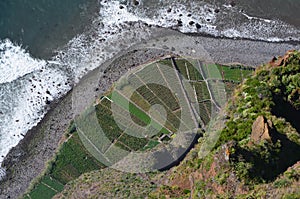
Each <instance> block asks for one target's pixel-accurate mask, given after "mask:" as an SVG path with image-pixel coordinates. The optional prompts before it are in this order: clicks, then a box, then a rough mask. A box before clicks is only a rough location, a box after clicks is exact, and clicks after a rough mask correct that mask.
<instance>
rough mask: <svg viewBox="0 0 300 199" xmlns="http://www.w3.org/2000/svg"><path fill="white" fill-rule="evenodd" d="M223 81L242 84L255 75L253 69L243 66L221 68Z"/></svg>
mask: <svg viewBox="0 0 300 199" xmlns="http://www.w3.org/2000/svg"><path fill="white" fill-rule="evenodd" d="M220 71H221V73H222V75H223V80H225V81H234V82H241V81H242V80H243V79H245V78H247V77H249V76H250V75H251V74H252V73H253V68H250V67H242V66H223V65H222V66H220Z"/></svg>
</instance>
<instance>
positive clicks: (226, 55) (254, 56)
mask: <svg viewBox="0 0 300 199" xmlns="http://www.w3.org/2000/svg"><path fill="white" fill-rule="evenodd" d="M161 37H163V38H162V39H161V40H160V38H161ZM179 37H186V38H187V40H189V38H193V39H192V40H191V41H192V42H190V43H184V42H185V40H184V39H183V40H182V41H178V38H179ZM153 42H158V43H157V45H156V46H153ZM180 42H182V43H180ZM150 45H151V46H152V48H150ZM184 45H185V46H189V48H186V52H182V51H184V48H183V47H184ZM177 46H179V47H177ZM180 46H183V47H182V49H180ZM199 47H201V48H204V49H205V50H206V52H207V55H208V56H210V58H211V59H212V60H213V61H214V62H217V63H223V64H225V63H227V64H228V63H233V62H234V63H236V62H237V63H241V64H244V65H251V66H257V65H259V64H261V63H264V62H267V61H269V60H270V59H272V57H273V56H277V55H280V54H284V53H285V52H286V51H287V50H290V49H300V44H288V43H269V42H259V41H250V40H232V39H220V38H218V39H217V38H212V37H202V36H186V35H183V34H180V33H177V32H175V33H174V31H169V30H166V29H159V30H158V31H157V33H155V34H154V36H153V39H152V40H149V41H145V42H144V43H143V44H140V45H138V46H135V47H132V48H130V49H128V50H127V51H126V52H125V51H124V52H123V53H121V54H119V55H118V57H119V59H118V60H117V61H113V60H109V61H107V62H105V63H104V64H103V65H101V66H99V68H97V69H95V70H93V71H91V72H89V73H88V74H87V75H86V76H85V77H84V78H82V80H81V81H80V83H79V84H77V85H76V86H75V87H74V88H73V90H71V91H70V92H68V93H67V94H66V95H65V96H64V97H63V98H61V99H59V100H57V101H56V102H53V103H52V105H51V108H50V111H49V112H48V113H47V114H46V116H45V117H44V118H43V120H42V121H41V122H40V123H39V124H38V125H37V126H36V127H34V128H33V129H31V130H30V131H28V133H27V134H26V135H25V137H24V139H23V140H22V141H21V142H20V143H19V144H18V145H17V146H16V147H14V148H13V149H11V150H10V152H9V154H8V155H7V156H6V158H5V160H4V162H3V163H2V166H3V167H5V168H6V169H7V175H6V178H5V179H4V180H3V181H1V182H0V198H18V197H20V196H21V195H22V194H23V193H24V192H25V191H26V189H27V188H28V186H29V185H30V182H31V181H32V180H33V179H35V178H36V177H37V176H38V175H39V174H40V173H41V172H42V171H43V170H44V169H45V166H46V162H47V161H49V160H50V159H51V158H52V157H53V155H54V154H55V151H56V149H57V148H58V146H59V143H60V140H61V139H62V137H63V134H64V132H65V130H66V129H67V127H68V125H69V123H70V121H71V120H72V119H73V118H74V115H76V114H78V113H80V112H81V111H82V110H83V109H84V108H85V107H86V106H87V105H89V104H91V102H93V101H94V100H95V98H96V97H97V96H99V95H100V94H101V93H103V92H105V91H106V90H107V89H108V88H109V87H110V86H111V85H112V84H113V82H115V81H116V80H117V79H119V78H120V76H122V75H123V74H124V73H125V72H126V71H128V70H129V69H130V68H133V67H135V66H138V65H139V64H142V63H145V62H148V61H150V60H152V59H155V58H157V57H162V56H165V55H166V54H170V53H171V52H173V53H174V54H181V53H183V54H187V55H189V53H191V56H192V53H193V52H194V51H195V50H194V49H197V48H199ZM190 51H191V52H190ZM207 55H206V56H207ZM203 58H205V55H203ZM114 60H115V59H114Z"/></svg>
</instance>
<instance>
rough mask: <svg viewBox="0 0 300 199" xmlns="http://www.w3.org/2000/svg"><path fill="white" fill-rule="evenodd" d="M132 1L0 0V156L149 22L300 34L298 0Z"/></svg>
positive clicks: (283, 36) (256, 35)
mask: <svg viewBox="0 0 300 199" xmlns="http://www.w3.org/2000/svg"><path fill="white" fill-rule="evenodd" d="M120 2H121V3H120ZM132 2H133V1H131V0H127V1H126V0H120V1H104V0H102V1H99V2H98V1H97V0H92V1H85V0H76V1H74V0H65V1H59V0H52V1H47V0H10V1H8V0H5V1H1V2H0V11H1V12H0V156H1V155H6V154H7V152H8V150H9V149H10V148H11V147H12V146H15V145H16V144H17V143H18V142H19V140H20V139H22V137H23V135H25V134H26V132H27V131H28V130H29V129H30V128H32V127H33V126H34V125H36V124H37V123H38V122H39V121H40V120H41V118H42V117H43V116H44V114H45V113H46V112H47V107H48V103H49V102H51V101H52V100H53V99H56V98H59V97H61V96H62V95H63V94H65V93H66V92H67V91H68V90H70V89H71V88H72V86H73V85H74V83H76V82H77V81H78V80H79V79H80V78H81V77H82V76H83V75H84V74H86V73H87V72H88V71H90V70H92V69H94V68H96V67H98V66H99V65H101V63H103V62H104V61H105V60H107V59H109V58H111V57H113V55H114V54H116V53H117V52H119V51H120V50H122V49H124V48H127V47H130V46H131V45H133V44H135V43H138V42H140V41H142V40H143V39H146V38H148V36H149V34H150V33H149V29H148V28H147V25H146V24H148V25H149V24H150V25H155V26H161V27H166V28H171V29H176V30H179V31H181V32H184V33H204V34H209V35H212V36H222V37H230V38H235V37H242V38H248V39H259V40H266V41H290V40H293V41H297V42H299V39H300V38H299V35H300V21H299V20H300V16H299V15H300V13H299V12H298V10H299V8H300V1H297V0H288V1H283V0H271V1H254V0H250V1H249V0H239V1H236V4H235V5H234V4H230V3H229V2H231V1H228V0H215V1H211V0H204V1H199V0H197V1H186V0H178V1H161V0H150V1H149V0H143V1H141V0H140V3H139V5H134V4H133V3H132ZM138 21H139V22H140V23H137V22H138ZM127 22H132V24H133V26H134V28H133V27H132V26H130V25H129V24H128V23H127ZM197 24H198V25H197ZM2 159H3V157H0V162H1V161H2Z"/></svg>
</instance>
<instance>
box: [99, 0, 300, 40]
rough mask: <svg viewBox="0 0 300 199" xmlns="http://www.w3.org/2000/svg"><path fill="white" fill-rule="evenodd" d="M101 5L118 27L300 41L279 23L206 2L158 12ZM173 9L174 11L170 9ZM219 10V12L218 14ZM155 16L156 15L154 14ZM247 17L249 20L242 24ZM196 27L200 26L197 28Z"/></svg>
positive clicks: (294, 31)
mask: <svg viewBox="0 0 300 199" xmlns="http://www.w3.org/2000/svg"><path fill="white" fill-rule="evenodd" d="M104 2H106V1H101V4H102V6H103V9H101V11H100V14H101V16H102V17H103V22H104V24H108V25H109V26H115V25H116V24H122V23H124V22H125V21H131V22H135V21H141V22H143V23H146V24H151V25H155V26H160V27H166V28H173V29H178V30H179V31H181V32H183V33H206V34H209V35H212V36H225V37H229V38H248V39H257V40H265V41H290V40H294V41H300V39H299V38H298V37H297V36H296V35H300V30H299V29H297V28H295V27H293V26H292V25H289V24H286V23H284V22H282V21H278V20H270V19H265V18H260V17H255V16H250V15H248V14H247V13H245V12H244V11H240V10H239V9H238V8H236V7H232V6H228V5H223V6H221V7H218V6H216V5H213V4H209V3H203V2H192V3H190V5H189V7H187V5H188V3H186V4H182V3H180V2H168V4H166V5H165V6H159V9H157V10H156V11H153V10H151V12H152V16H149V13H148V12H150V11H149V10H147V9H141V8H131V9H128V8H127V7H126V6H125V5H124V6H123V7H124V8H123V9H120V3H119V1H110V2H106V3H104ZM170 8H171V9H170ZM215 10H218V12H215ZM153 12H154V13H153ZM243 17H245V18H246V20H242V18H243ZM195 24H197V26H198V27H197V26H196V25H195Z"/></svg>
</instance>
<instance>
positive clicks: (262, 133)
mask: <svg viewBox="0 0 300 199" xmlns="http://www.w3.org/2000/svg"><path fill="white" fill-rule="evenodd" d="M270 126H272V122H271V121H270V120H269V121H266V119H265V118H264V117H263V116H258V117H257V119H256V120H255V122H254V123H253V125H252V133H251V136H250V139H251V141H252V142H254V143H255V144H258V143H259V142H261V141H263V140H267V141H271V136H270V128H271V127H270Z"/></svg>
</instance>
